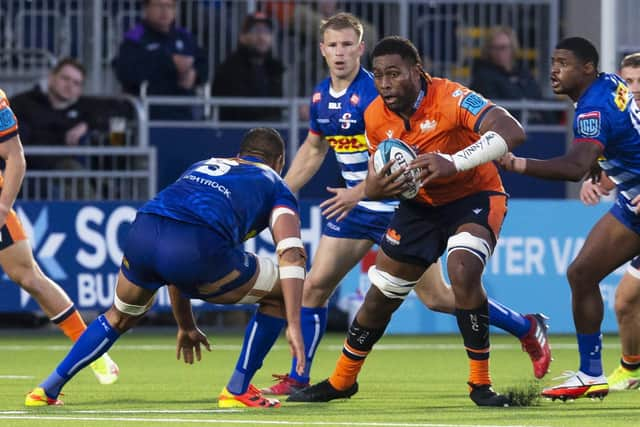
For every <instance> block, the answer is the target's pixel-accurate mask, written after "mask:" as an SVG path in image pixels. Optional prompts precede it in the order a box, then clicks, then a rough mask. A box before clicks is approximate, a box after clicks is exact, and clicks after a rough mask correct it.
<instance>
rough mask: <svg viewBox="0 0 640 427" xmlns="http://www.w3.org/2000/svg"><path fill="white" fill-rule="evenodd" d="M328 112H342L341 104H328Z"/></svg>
mask: <svg viewBox="0 0 640 427" xmlns="http://www.w3.org/2000/svg"><path fill="white" fill-rule="evenodd" d="M329 110H342V102H330V103H329Z"/></svg>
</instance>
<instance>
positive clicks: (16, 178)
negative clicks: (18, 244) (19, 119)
mask: <svg viewBox="0 0 640 427" xmlns="http://www.w3.org/2000/svg"><path fill="white" fill-rule="evenodd" d="M0 158H2V159H3V160H4V162H5V168H4V172H3V176H4V183H3V185H2V191H1V192H0V226H1V225H4V221H5V219H6V217H7V214H8V213H9V211H10V210H11V208H13V204H14V203H15V201H16V197H17V196H18V192H19V191H20V186H21V185H22V180H23V179H24V174H25V170H26V167H27V163H26V161H25V159H24V151H23V149H22V143H21V142H20V137H19V136H18V135H15V136H13V137H11V138H9V139H8V140H6V141H4V142H2V143H0Z"/></svg>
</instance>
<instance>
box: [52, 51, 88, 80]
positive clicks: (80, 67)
mask: <svg viewBox="0 0 640 427" xmlns="http://www.w3.org/2000/svg"><path fill="white" fill-rule="evenodd" d="M67 65H69V66H71V67H73V68H75V69H76V70H78V71H80V72H81V73H82V77H85V76H86V75H87V70H86V68H85V67H84V65H82V62H80V61H78V60H77V59H76V58H72V57H70V56H67V57H66V58H62V59H60V60H59V61H58V62H57V63H56V65H55V66H54V67H53V68H52V69H51V74H58V73H59V72H60V70H62V69H63V68H64V67H66V66H67Z"/></svg>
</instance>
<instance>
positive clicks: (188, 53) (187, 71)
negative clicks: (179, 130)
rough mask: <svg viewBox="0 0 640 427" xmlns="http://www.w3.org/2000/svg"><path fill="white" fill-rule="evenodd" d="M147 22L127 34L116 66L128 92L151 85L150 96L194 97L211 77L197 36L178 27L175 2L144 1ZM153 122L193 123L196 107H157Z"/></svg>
mask: <svg viewBox="0 0 640 427" xmlns="http://www.w3.org/2000/svg"><path fill="white" fill-rule="evenodd" d="M142 8H143V10H142V12H143V20H142V22H141V23H139V24H138V25H136V26H135V27H133V28H132V29H131V30H129V31H128V32H127V34H126V35H125V38H124V41H123V42H122V44H121V45H120V50H119V52H118V56H117V57H116V58H115V59H114V61H113V65H114V68H115V72H116V76H117V78H118V80H119V81H120V83H121V84H122V87H123V89H124V91H125V92H127V93H130V94H132V95H134V96H138V95H139V93H140V85H141V84H142V83H143V82H145V81H146V82H148V85H149V86H148V88H147V93H148V94H149V95H176V96H188V95H194V94H195V89H196V86H198V85H199V84H201V83H203V82H204V81H206V79H207V76H208V74H209V70H208V65H207V60H206V55H205V53H204V52H203V50H202V49H201V48H200V47H199V46H198V45H197V43H196V40H195V38H194V37H193V35H192V34H191V33H190V32H188V31H187V30H185V29H183V28H177V27H176V26H175V17H176V1H175V0H144V1H143V4H142ZM150 114H151V118H152V119H159V120H190V119H193V118H194V108H192V107H190V106H187V107H177V106H155V107H152V108H151V111H150Z"/></svg>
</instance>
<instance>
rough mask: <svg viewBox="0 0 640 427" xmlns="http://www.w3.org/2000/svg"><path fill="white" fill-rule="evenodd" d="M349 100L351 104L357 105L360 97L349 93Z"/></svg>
mask: <svg viewBox="0 0 640 427" xmlns="http://www.w3.org/2000/svg"><path fill="white" fill-rule="evenodd" d="M349 102H351V105H358V103H359V102H360V97H359V96H358V95H356V94H355V93H354V94H353V95H351V98H349Z"/></svg>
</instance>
